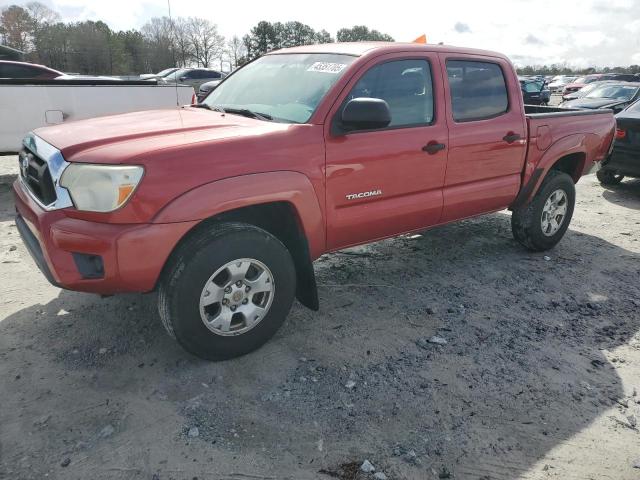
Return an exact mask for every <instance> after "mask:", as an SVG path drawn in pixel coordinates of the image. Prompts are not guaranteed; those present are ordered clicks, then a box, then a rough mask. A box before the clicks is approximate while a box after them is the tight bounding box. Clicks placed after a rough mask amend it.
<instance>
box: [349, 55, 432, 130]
mask: <svg viewBox="0 0 640 480" xmlns="http://www.w3.org/2000/svg"><path fill="white" fill-rule="evenodd" d="M359 97H367V98H381V99H383V100H384V101H386V102H387V104H388V105H389V110H390V111H391V123H390V124H389V127H409V126H414V125H428V124H430V123H431V122H432V121H433V83H432V81H431V68H430V67H429V62H427V61H426V60H397V61H392V62H386V63H382V64H380V65H376V66H375V67H372V68H371V69H370V70H369V71H368V72H367V73H365V74H364V75H363V76H362V78H361V79H360V80H359V81H358V83H357V84H356V85H355V87H353V90H352V91H351V93H350V94H349V96H348V97H347V101H349V100H351V99H353V98H359ZM345 104H346V102H345Z"/></svg>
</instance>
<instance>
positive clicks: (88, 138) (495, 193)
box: [13, 43, 615, 359]
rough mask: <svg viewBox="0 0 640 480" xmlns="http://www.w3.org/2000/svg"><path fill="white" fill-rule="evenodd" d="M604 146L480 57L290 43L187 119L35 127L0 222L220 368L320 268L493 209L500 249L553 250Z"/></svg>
mask: <svg viewBox="0 0 640 480" xmlns="http://www.w3.org/2000/svg"><path fill="white" fill-rule="evenodd" d="M614 131H615V121H614V117H613V115H612V112H611V111H608V110H581V111H572V110H568V109H556V108H552V107H539V106H526V105H524V104H523V100H522V93H521V91H520V82H519V80H518V77H517V74H516V72H515V70H514V67H513V66H512V64H511V63H510V62H509V60H508V59H507V58H506V57H505V56H504V55H501V54H498V53H493V52H488V51H481V50H474V49H467V48H455V47H450V46H446V45H422V44H403V43H352V44H349V43H345V44H325V45H314V46H306V47H296V48H291V49H283V50H278V51H275V52H272V53H270V54H267V55H265V56H263V57H260V58H258V59H257V60H254V61H253V62H250V63H249V64H247V65H245V66H244V67H242V68H240V69H238V70H236V71H235V72H234V73H233V74H231V75H229V76H228V77H227V78H225V79H224V80H223V81H222V82H221V83H220V84H219V86H217V88H215V89H214V90H212V91H211V92H210V93H209V94H208V96H207V97H206V98H204V99H203V100H202V101H201V102H200V103H198V104H195V105H189V106H185V107H182V108H178V109H170V110H155V111H145V112H138V113H129V114H124V115H115V116H108V117H102V118H96V119H91V120H83V121H78V122H71V123H67V124H64V125H59V126H51V127H46V128H41V129H38V130H35V131H34V132H32V133H31V134H29V135H28V136H27V137H26V138H25V139H24V142H23V143H24V148H23V150H22V152H21V153H20V157H19V161H20V167H21V174H20V176H19V178H18V179H17V180H16V182H15V183H14V185H13V190H14V195H15V204H16V210H17V217H16V222H17V226H18V228H19V231H20V233H21V235H22V237H23V240H24V243H25V244H26V246H27V247H28V249H29V251H30V252H31V254H32V256H33V258H34V259H35V261H36V263H37V264H38V266H39V268H40V269H41V270H42V272H43V273H44V274H45V275H46V276H47V278H48V279H49V280H50V281H51V282H52V283H53V284H55V285H58V286H60V287H62V288H66V289H71V290H79V291H84V292H93V293H99V294H115V293H120V292H151V291H154V290H157V291H158V303H159V305H158V307H159V316H160V318H161V319H162V323H163V324H164V326H165V328H166V329H167V331H168V332H169V334H170V335H172V336H173V337H174V338H175V339H176V340H177V341H178V342H179V343H180V344H181V345H182V346H183V347H184V348H185V349H186V350H188V351H189V352H192V353H193V354H195V355H198V356H200V357H203V358H207V359H224V358H230V357H234V356H237V355H242V354H245V353H247V352H250V351H252V350H254V349H256V348H258V347H259V346H260V345H262V344H263V343H264V342H266V341H267V340H268V339H269V338H270V337H271V336H272V335H273V334H274V333H275V332H276V330H277V329H278V328H279V327H280V326H281V325H282V323H283V321H284V320H285V318H286V316H287V314H288V312H289V310H290V308H291V305H292V302H293V300H294V298H296V297H297V298H298V300H299V301H300V302H301V303H302V304H304V305H305V306H307V307H309V308H311V309H314V310H317V309H318V307H319V305H318V303H319V302H318V295H317V291H316V283H315V277H314V270H313V261H314V260H315V259H317V258H318V257H319V256H321V255H323V254H324V253H327V252H332V251H335V250H339V249H343V248H345V247H350V246H353V245H359V244H364V243H367V242H373V241H376V240H379V239H383V238H386V237H390V236H395V235H399V234H403V233H407V232H412V231H418V230H423V229H425V228H427V227H432V226H435V225H441V224H445V223H448V222H453V221H456V220H460V219H464V218H468V217H472V216H476V215H481V214H486V213H490V212H495V211H498V210H502V209H505V208H508V209H510V210H511V211H512V212H513V213H512V230H513V235H514V237H515V239H516V240H517V241H518V242H520V243H521V244H522V245H524V246H525V247H526V248H528V249H530V250H534V251H542V250H546V249H549V248H551V247H553V246H554V245H555V244H556V243H557V242H558V241H560V239H561V238H562V236H563V235H564V234H565V232H566V230H567V228H568V226H569V222H570V221H571V216H572V214H573V210H574V204H575V187H574V185H575V183H576V182H577V181H578V180H579V179H580V177H581V176H582V175H584V174H586V173H588V172H589V171H590V170H591V169H593V168H594V167H595V166H597V164H598V162H600V161H601V160H603V159H604V158H605V157H606V156H607V155H608V153H609V152H610V150H611V146H612V141H613V137H614Z"/></svg>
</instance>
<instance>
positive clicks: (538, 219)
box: [530, 173, 576, 249]
mask: <svg viewBox="0 0 640 480" xmlns="http://www.w3.org/2000/svg"><path fill="white" fill-rule="evenodd" d="M556 190H562V191H564V193H565V195H566V196H567V213H566V215H565V217H564V220H563V222H562V225H561V226H560V228H559V229H558V231H557V232H556V233H554V234H553V235H551V236H547V235H545V234H544V233H543V231H542V211H543V209H544V205H545V203H546V201H547V199H548V198H549V196H550V195H551V194H552V193H553V192H555V191H556ZM575 202H576V189H575V185H574V183H573V180H572V179H571V177H570V176H569V175H567V174H566V173H559V174H557V175H555V176H554V177H553V178H551V179H550V181H548V182H545V184H544V185H543V186H542V189H541V190H540V192H539V194H538V195H536V198H535V199H534V202H533V205H532V207H533V209H532V222H533V224H532V227H533V228H531V231H530V235H531V237H532V240H533V241H534V243H535V244H536V245H538V246H540V247H542V248H543V249H548V248H551V247H553V246H554V245H556V244H557V243H558V242H559V241H560V240H561V239H562V237H563V236H564V234H565V233H566V231H567V229H568V228H569V224H570V223H571V218H572V217H573V211H574V208H575Z"/></svg>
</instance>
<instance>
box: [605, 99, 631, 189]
mask: <svg viewBox="0 0 640 480" xmlns="http://www.w3.org/2000/svg"><path fill="white" fill-rule="evenodd" d="M616 124H617V126H616V139H615V142H614V144H613V151H612V152H611V155H609V157H608V158H607V159H606V160H604V161H603V162H602V166H601V168H600V170H598V173H597V176H598V180H600V183H601V184H603V185H617V184H618V183H620V182H621V181H622V179H623V178H624V177H635V178H640V100H639V101H637V102H635V103H634V104H632V105H631V106H629V107H628V108H626V109H625V110H623V111H622V112H620V113H619V114H617V115H616Z"/></svg>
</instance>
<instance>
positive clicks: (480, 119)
mask: <svg viewBox="0 0 640 480" xmlns="http://www.w3.org/2000/svg"><path fill="white" fill-rule="evenodd" d="M440 61H441V62H442V63H443V65H444V66H445V68H446V72H447V83H446V85H445V90H446V98H447V106H448V109H447V110H448V111H447V122H448V125H449V139H450V140H449V159H448V163H447V174H446V177H445V181H444V189H443V194H444V207H443V211H442V221H443V222H447V221H451V220H456V219H459V218H464V217H469V216H472V215H477V214H480V213H487V212H490V211H494V210H500V209H502V208H505V207H507V206H508V205H509V204H510V203H511V202H512V201H513V200H514V199H515V197H516V195H517V194H518V191H519V189H520V182H521V175H522V171H523V168H524V161H525V154H526V145H527V131H526V124H525V118H524V111H523V109H522V97H521V95H522V94H521V90H520V84H519V82H518V79H517V77H516V76H515V74H514V73H513V67H511V66H510V65H509V64H508V62H506V61H504V60H502V59H499V58H496V59H495V60H491V61H488V60H487V59H486V57H483V58H482V59H480V60H478V59H476V57H474V56H472V55H469V56H463V57H461V56H459V55H454V54H440Z"/></svg>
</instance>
